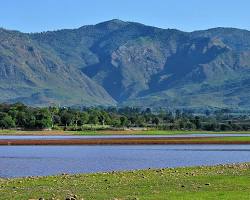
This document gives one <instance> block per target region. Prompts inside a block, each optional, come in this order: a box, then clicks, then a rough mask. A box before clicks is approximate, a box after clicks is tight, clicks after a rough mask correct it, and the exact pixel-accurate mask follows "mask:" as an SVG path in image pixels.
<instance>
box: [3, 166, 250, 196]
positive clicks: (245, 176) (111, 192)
mask: <svg viewBox="0 0 250 200" xmlns="http://www.w3.org/2000/svg"><path fill="white" fill-rule="evenodd" d="M249 174H250V164H249V163H237V164H225V165H216V166H200V167H180V168H160V169H145V170H131V171H123V172H103V173H101V172H100V173H93V174H72V175H69V174H61V175H55V176H44V177H26V178H9V179H0V185H1V189H0V191H1V198H0V199H16V200H18V199H37V200H38V199H66V198H68V199H70V197H72V198H73V197H74V198H75V199H86V200H90V199H96V200H103V199H166V197H168V198H169V199H181V198H183V196H185V199H190V200H191V199H207V198H208V197H209V198H211V199H248V198H249V191H250V186H249ZM232 179H233V181H232Z"/></svg>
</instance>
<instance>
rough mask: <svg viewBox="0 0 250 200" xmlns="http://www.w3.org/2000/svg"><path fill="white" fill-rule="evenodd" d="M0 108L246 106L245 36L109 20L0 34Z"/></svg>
mask: <svg viewBox="0 0 250 200" xmlns="http://www.w3.org/2000/svg"><path fill="white" fill-rule="evenodd" d="M0 41H1V42H0V91H1V94H2V95H1V96H0V101H6V102H16V101H21V102H24V103H27V104H31V105H51V104H60V105H66V106H69V105H87V106H90V105H104V106H110V105H129V106H144V107H207V106H208V107H230V108H242V109H244V108H247V107H249V106H250V32H249V31H247V30H240V29H233V28H213V29H209V30H204V31H194V32H183V31H179V30H175V29H160V28H156V27H151V26H146V25H143V24H139V23H134V22H124V21H121V20H111V21H107V22H103V23H99V24H96V25H88V26H83V27H80V28H78V29H64V30H58V31H48V32H42V33H33V34H25V33H20V32H17V31H9V30H5V29H0Z"/></svg>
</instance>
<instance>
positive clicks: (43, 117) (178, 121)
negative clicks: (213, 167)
mask: <svg viewBox="0 0 250 200" xmlns="http://www.w3.org/2000/svg"><path fill="white" fill-rule="evenodd" d="M97 125H99V126H97ZM96 127H98V128H99V129H116V128H117V129H122V128H129V127H146V128H152V129H162V130H208V131H220V130H221V131H225V130H235V131H239V130H250V118H249V116H248V115H239V114H237V115H232V114H230V112H229V111H228V110H216V111H214V112H211V111H206V112H204V113H203V114H195V113H192V112H190V111H183V110H175V111H168V110H158V111H157V112H156V111H154V112H152V111H151V109H150V108H146V109H139V108H130V107H124V108H65V107H47V108H40V107H30V106H26V105H24V104H22V103H16V104H0V128H2V129H11V128H20V129H50V128H52V129H64V130H86V129H94V128H96Z"/></svg>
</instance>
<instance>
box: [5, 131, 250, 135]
mask: <svg viewBox="0 0 250 200" xmlns="http://www.w3.org/2000/svg"><path fill="white" fill-rule="evenodd" d="M205 133H208V134H218V133H223V134H250V131H219V132H216V131H197V130H195V131H185V130H178V131H177V130H173V131H171V130H124V131H123V130H99V131H98V130H88V131H62V130H52V131H19V130H0V135H185V134H205Z"/></svg>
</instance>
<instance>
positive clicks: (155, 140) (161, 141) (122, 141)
mask: <svg viewBox="0 0 250 200" xmlns="http://www.w3.org/2000/svg"><path fill="white" fill-rule="evenodd" d="M244 139H245V138H244V137H230V138H229V137H169V138H166V137H149V138H146V137H137V138H136V137H135V138H84V139H81V138H80V139H79V138H76V139H1V140H0V146H7V145H8V146H10V145H187V144H250V137H249V139H245V140H244Z"/></svg>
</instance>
